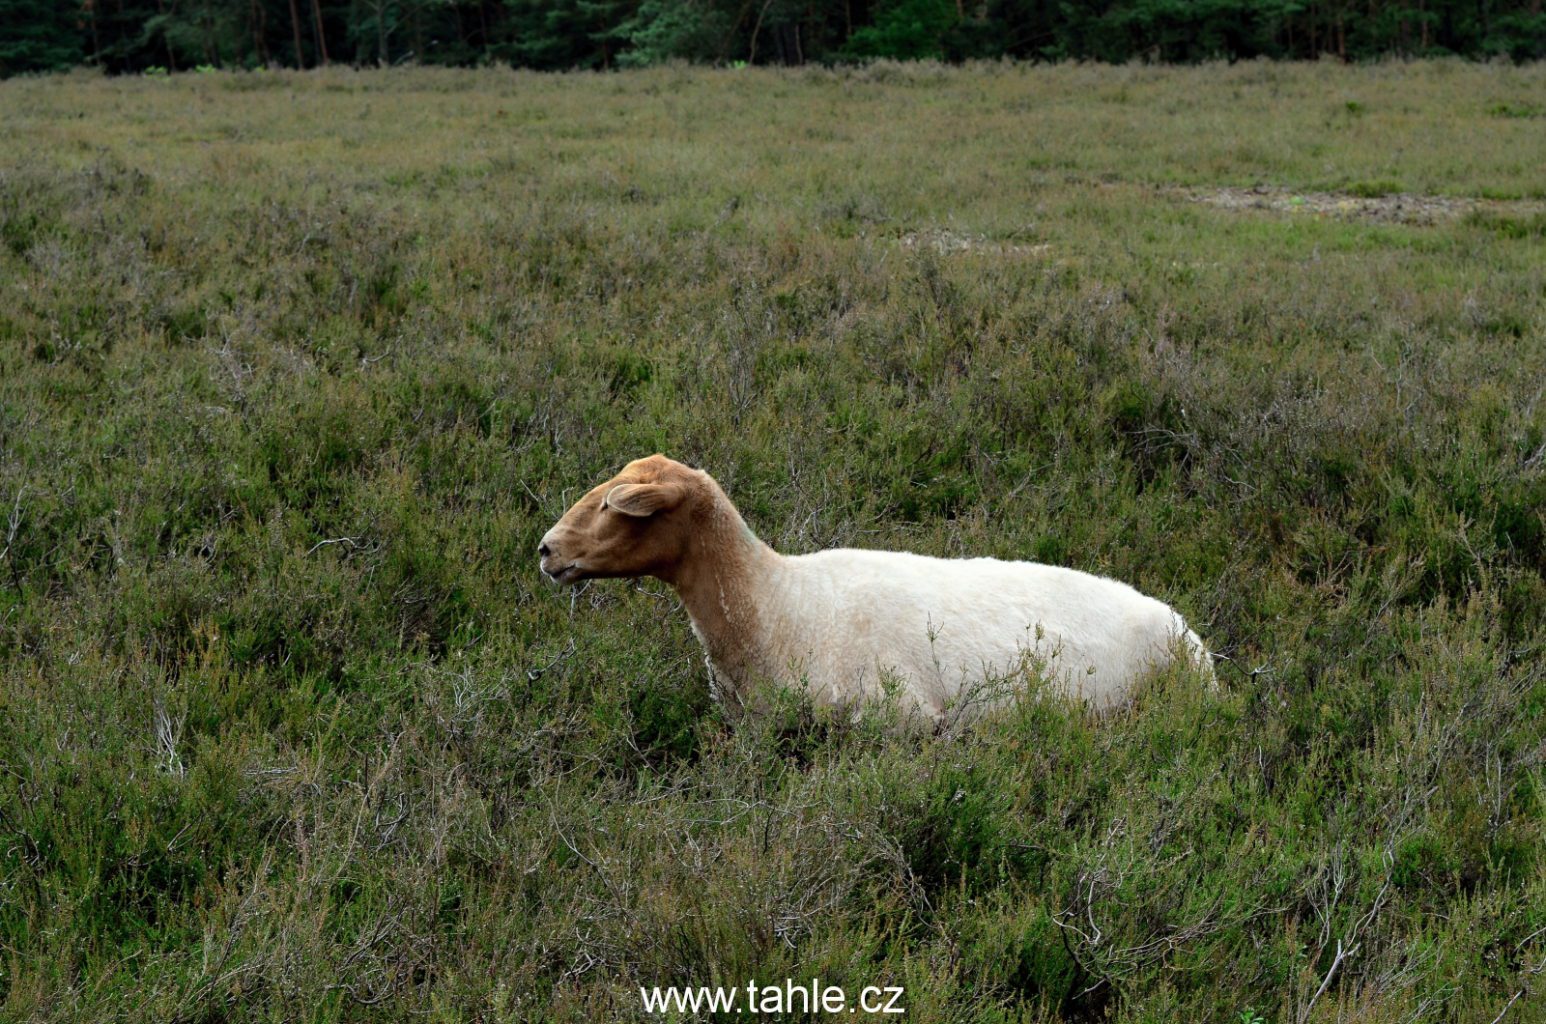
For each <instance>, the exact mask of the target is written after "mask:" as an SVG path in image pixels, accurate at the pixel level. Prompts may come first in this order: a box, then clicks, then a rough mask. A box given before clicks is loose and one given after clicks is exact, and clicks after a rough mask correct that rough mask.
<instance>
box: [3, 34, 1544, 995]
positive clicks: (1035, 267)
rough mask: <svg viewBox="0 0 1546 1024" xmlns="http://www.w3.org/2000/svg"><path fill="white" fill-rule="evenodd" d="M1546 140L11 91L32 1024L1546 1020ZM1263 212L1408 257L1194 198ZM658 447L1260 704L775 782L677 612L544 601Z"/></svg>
mask: <svg viewBox="0 0 1546 1024" xmlns="http://www.w3.org/2000/svg"><path fill="white" fill-rule="evenodd" d="M1542 95H1546V69H1542V68H1540V67H1528V68H1511V67H1504V66H1497V65H1485V66H1483V65H1465V64H1460V63H1421V64H1411V65H1401V66H1394V65H1391V66H1380V67H1374V68H1349V67H1344V66H1340V65H1331V64H1324V65H1301V66H1285V65H1271V64H1255V65H1237V66H1222V65H1216V66H1205V67H1199V68H1189V69H1159V68H1139V67H1124V68H1096V67H1076V66H1058V67H1046V68H1040V69H1025V68H1003V69H983V68H976V69H965V70H956V71H951V70H944V69H941V68H939V67H936V66H927V65H911V66H909V65H897V64H878V65H874V66H872V67H869V68H867V69H863V70H857V71H851V72H842V73H837V72H829V71H820V70H814V69H806V70H797V71H786V72H776V71H769V70H759V69H746V70H742V71H722V72H713V71H692V70H687V69H680V68H678V69H657V70H652V71H642V72H632V73H628V74H623V75H607V76H602V75H595V76H592V75H577V76H559V77H544V76H538V75H533V74H529V73H513V72H509V71H503V70H488V71H481V72H456V71H435V70H412V71H398V72H381V73H357V72H348V71H343V70H337V69H335V70H332V71H328V72H321V73H309V74H305V75H301V74H295V73H284V72H280V73H256V74H227V73H219V74H206V75H186V76H180V77H170V78H165V79H146V78H136V79H125V78H118V79H107V78H101V77H91V76H84V75H82V76H72V77H68V78H62V79H53V80H41V79H15V80H12V81H9V82H7V83H5V84H4V85H3V86H0V107H3V109H5V111H6V118H5V138H6V145H5V146H4V147H3V148H0V552H3V553H0V1007H3V1011H0V1015H3V1016H4V1017H5V1018H7V1019H12V1020H30V1021H78V1020H91V1021H112V1020H122V1021H144V1020H177V1021H270V1020H272V1021H280V1020H286V1021H289V1020H306V1021H316V1022H331V1021H343V1020H403V1021H409V1020H414V1021H417V1020H429V1021H529V1020H555V1021H592V1020H618V1019H621V1020H629V1019H641V1017H642V1011H641V1008H640V1003H639V997H638V991H637V987H638V986H639V985H641V984H642V985H668V984H678V983H682V984H712V983H724V984H738V983H744V982H745V981H746V980H749V979H750V980H757V981H761V982H767V981H778V980H781V979H783V978H785V977H794V978H796V979H803V978H808V977H811V976H816V977H820V978H822V979H823V981H824V982H826V983H830V984H835V985H842V986H845V987H846V988H848V989H849V991H850V992H854V991H857V989H858V988H859V987H861V986H863V985H867V984H877V985H902V986H905V988H906V1000H905V1004H906V1006H907V1008H908V1011H909V1017H908V1019H910V1020H916V1021H927V1022H938V1021H1014V1020H1024V1021H1057V1020H1063V1021H1095V1020H1113V1021H1124V1022H1132V1024H1137V1022H1156V1024H1158V1022H1169V1021H1176V1020H1197V1021H1203V1020H1206V1021H1241V1022H1243V1021H1251V1022H1253V1024H1255V1022H1273V1024H1278V1022H1297V1021H1300V1020H1310V1021H1323V1022H1325V1021H1334V1020H1358V1021H1363V1022H1392V1024H1394V1022H1401V1021H1456V1022H1471V1021H1489V1020H1492V1019H1493V1017H1494V1016H1495V1015H1496V1014H1498V1013H1499V1011H1501V1010H1503V1009H1504V1008H1505V1006H1507V1007H1508V1015H1507V1016H1506V1017H1505V1020H1507V1021H1513V1022H1525V1021H1532V1020H1540V1019H1542V1017H1543V1015H1546V978H1543V977H1542V975H1541V973H1540V967H1541V964H1542V962H1543V959H1546V930H1543V929H1546V874H1543V867H1546V859H1543V853H1546V850H1543V826H1542V810H1543V807H1542V802H1543V793H1546V789H1543V781H1546V780H1543V777H1542V753H1543V738H1546V726H1543V724H1542V723H1543V714H1542V713H1543V711H1546V669H1543V664H1546V658H1543V643H1546V519H1543V508H1546V402H1543V396H1542V391H1541V388H1542V381H1543V380H1546V231H1543V229H1542V225H1543V222H1546V221H1543V217H1542V214H1541V212H1540V211H1541V200H1542V199H1543V198H1546V196H1543V194H1542V189H1543V188H1546V184H1543V182H1542V179H1541V177H1540V174H1539V170H1540V168H1541V167H1542V166H1546V133H1542V132H1541V131H1540V130H1539V122H1538V119H1535V118H1532V117H1524V116H1514V115H1513V114H1509V115H1508V116H1500V115H1499V114H1498V113H1497V112H1498V111H1499V110H1508V111H1515V110H1527V109H1534V106H1536V105H1538V104H1539V97H1541V96H1542ZM1355 103H1356V104H1357V108H1356V113H1352V112H1353V111H1354V107H1353V104H1355ZM1390 183H1397V184H1390ZM1259 184H1260V185H1270V186H1274V187H1278V188H1282V189H1285V190H1292V191H1291V192H1290V193H1285V194H1294V195H1310V194H1316V195H1318V194H1319V193H1321V192H1333V193H1335V192H1340V193H1344V194H1345V193H1347V192H1348V191H1349V190H1352V191H1356V192H1358V193H1361V194H1363V195H1364V196H1365V197H1366V198H1362V199H1359V200H1358V201H1357V203H1355V204H1351V205H1350V206H1349V207H1348V209H1350V210H1353V211H1355V213H1354V214H1353V215H1349V216H1339V215H1337V214H1336V213H1335V212H1334V211H1333V212H1326V211H1325V210H1323V209H1322V208H1321V207H1319V206H1317V207H1315V210H1314V211H1310V210H1300V209H1298V208H1296V207H1294V206H1293V205H1292V204H1287V203H1285V208H1284V209H1252V208H1233V207H1223V206H1217V205H1211V204H1209V203H1207V202H1199V201H1197V200H1198V199H1199V198H1201V197H1203V196H1205V195H1206V194H1207V193H1208V191H1209V190H1210V189H1222V188H1224V187H1226V186H1229V187H1233V188H1236V189H1241V188H1242V187H1246V186H1253V185H1259ZM1398 186H1399V188H1400V189H1401V190H1404V191H1406V192H1408V193H1422V194H1426V195H1428V196H1430V197H1448V199H1447V202H1449V205H1447V206H1442V205H1435V207H1434V208H1435V209H1436V210H1437V211H1438V212H1437V213H1435V214H1434V215H1433V217H1432V222H1431V223H1421V224H1418V223H1410V222H1407V221H1404V220H1402V219H1400V218H1399V217H1398V216H1394V215H1393V216H1392V217H1391V218H1389V219H1381V220H1373V219H1365V218H1364V217H1363V214H1362V213H1360V212H1358V211H1364V210H1368V209H1374V208H1376V207H1377V206H1378V204H1388V205H1389V208H1390V209H1391V210H1396V211H1397V212H1399V209H1404V208H1405V207H1400V206H1399V204H1400V203H1402V202H1404V200H1403V198H1402V197H1401V196H1390V195H1386V194H1385V193H1387V192H1388V191H1390V190H1392V189H1394V188H1397V187H1398ZM1466 199H1469V200H1474V201H1472V202H1469V203H1462V202H1461V201H1462V200H1466ZM1435 203H1436V200H1435ZM655 450H662V451H666V452H669V453H671V454H674V455H677V456H679V457H682V458H684V459H689V460H692V461H694V462H696V463H698V464H701V465H703V466H705V467H708V468H710V469H711V470H712V471H713V472H714V473H715V474H716V475H717V476H718V477H719V479H720V480H721V481H723V482H724V483H725V485H726V486H727V488H728V489H729V490H730V492H731V494H732V495H733V496H734V497H735V498H736V499H737V500H738V502H739V503H740V505H741V507H742V509H743V510H744V512H745V513H746V515H747V517H748V519H749V521H750V522H751V523H752V525H753V526H754V527H755V528H756V529H757V530H758V531H759V532H760V533H761V534H762V535H763V536H764V537H765V538H767V539H768V540H769V541H770V542H772V543H773V544H774V545H775V546H778V547H780V548H781V549H784V550H787V551H801V550H810V549H813V548H816V547H821V546H828V545H834V544H858V545H866V546H880V547H891V548H909V549H914V550H919V551H924V552H931V553H937V554H948V555H954V554H986V555H998V556H1002V557H1017V558H1039V559H1044V560H1049V561H1054V562H1058V563H1062V564H1067V565H1071V566H1076V567H1080V568H1085V569H1089V570H1094V571H1098V572H1101V573H1105V574H1109V575H1112V576H1116V577H1119V578H1121V579H1125V580H1129V581H1131V582H1132V583H1134V584H1135V585H1137V586H1139V587H1140V588H1141V589H1143V590H1145V591H1148V592H1150V593H1153V594H1155V595H1157V596H1160V597H1162V598H1164V599H1166V600H1168V601H1171V602H1172V603H1174V604H1175V605H1176V606H1177V607H1179V608H1180V609H1181V610H1182V611H1183V612H1184V613H1185V614H1186V615H1187V617H1188V619H1189V620H1191V621H1192V622H1193V623H1195V624H1196V625H1197V627H1198V629H1199V631H1200V632H1201V633H1202V634H1203V636H1204V637H1205V638H1207V640H1208V641H1209V643H1210V644H1211V645H1212V646H1213V647H1214V649H1215V650H1217V651H1219V652H1220V653H1221V654H1223V655H1225V656H1227V657H1228V658H1229V659H1230V660H1229V661H1228V662H1227V663H1224V664H1222V665H1221V666H1220V674H1221V677H1222V680H1223V682H1224V683H1225V688H1224V690H1223V692H1221V693H1220V694H1218V695H1216V696H1208V695H1205V694H1203V693H1202V692H1200V688H1199V686H1198V684H1197V680H1196V679H1194V678H1190V677H1187V676H1185V675H1178V676H1176V677H1174V678H1170V679H1162V680H1159V681H1157V683H1156V685H1155V687H1154V688H1153V689H1152V691H1151V692H1149V693H1147V694H1145V695H1144V697H1143V698H1142V699H1141V700H1140V701H1139V702H1138V703H1137V705H1136V706H1135V707H1133V708H1132V709H1131V710H1128V711H1126V712H1124V713H1121V714H1118V715H1116V716H1114V717H1112V718H1110V719H1107V720H1104V721H1100V720H1091V719H1089V718H1087V717H1086V716H1085V715H1084V714H1083V713H1082V712H1081V711H1080V710H1079V709H1078V708H1076V707H1071V706H1068V705H1067V704H1066V703H1064V702H1060V701H1056V700H1044V701H1039V702H1038V701H1027V702H1025V703H1024V704H1023V706H1019V707H1016V708H1013V709H1011V710H1009V711H1007V712H1005V713H1004V714H1003V715H1001V716H999V717H997V718H995V719H992V720H990V721H988V722H986V723H984V724H982V725H981V726H980V727H979V728H977V729H975V730H973V731H972V732H970V733H969V734H967V735H965V736H962V737H960V738H958V739H955V740H939V739H932V738H926V737H909V736H905V735H896V734H894V731H893V730H892V729H890V728H888V726H887V722H886V716H885V714H884V709H881V710H880V711H877V712H875V713H874V714H871V715H868V716H866V717H864V718H863V719H862V720H861V721H859V722H856V723H855V722H848V721H843V720H834V719H833V718H832V717H831V716H827V715H823V714H819V713H816V712H814V711H813V710H812V709H810V708H809V707H808V706H806V705H804V704H802V703H801V702H800V701H799V700H797V699H795V698H794V697H793V696H791V695H785V697H784V699H783V700H781V701H780V702H777V703H776V705H775V709H774V710H771V711H769V712H768V713H766V714H764V715H761V716H758V717H756V718H754V719H752V720H748V721H746V722H743V723H739V724H736V725H732V724H730V723H728V722H727V721H725V719H724V717H723V716H722V714H721V712H720V711H719V710H718V709H717V708H716V706H715V705H714V704H713V703H712V701H711V700H710V699H709V695H708V692H707V686H706V680H705V673H704V669H703V667H702V659H701V654H700V652H699V650H698V648H697V646H696V644H695V642H694V640H693V638H692V636H691V635H690V632H689V629H688V626H687V623H686V621H685V619H684V617H683V616H682V614H681V613H680V612H678V611H676V610H675V608H674V601H673V600H672V598H671V596H670V595H669V593H668V592H666V591H665V589H664V588H663V587H662V586H660V585H658V584H653V583H649V582H646V583H643V584H640V585H637V586H635V585H632V584H624V583H598V584H593V585H590V586H588V587H586V588H584V589H583V590H579V591H573V592H560V591H557V590H554V589H552V588H550V587H549V586H546V585H544V583H543V582H542V581H541V580H540V579H539V576H538V573H537V569H536V565H535V559H534V557H533V556H534V548H535V545H536V542H537V539H538V537H540V536H541V534H542V532H543V531H544V530H545V529H546V528H547V527H548V526H549V525H550V524H551V522H552V521H553V520H554V519H555V518H556V517H557V516H558V515H559V514H560V513H561V512H562V510H563V509H564V508H565V507H566V505H567V503H568V501H569V500H571V499H572V498H573V497H574V496H575V495H576V494H578V493H579V492H580V489H582V488H584V487H588V486H589V485H591V484H592V483H593V482H594V481H596V480H598V479H600V478H601V477H602V476H604V475H605V474H608V473H610V472H613V471H614V470H615V469H616V468H617V467H618V466H619V465H620V464H621V463H622V462H624V461H625V460H627V459H628V458H630V457H633V456H636V455H639V454H641V453H646V452H650V451H655ZM1511 1000H1512V1002H1510V1001H1511ZM732 1019H733V1018H732Z"/></svg>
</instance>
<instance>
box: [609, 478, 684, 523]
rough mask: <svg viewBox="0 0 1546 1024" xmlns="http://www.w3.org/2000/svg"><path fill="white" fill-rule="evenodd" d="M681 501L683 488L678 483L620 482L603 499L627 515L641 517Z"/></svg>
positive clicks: (610, 506) (678, 503) (673, 506)
mask: <svg viewBox="0 0 1546 1024" xmlns="http://www.w3.org/2000/svg"><path fill="white" fill-rule="evenodd" d="M681 503H682V488H681V487H680V486H678V485H676V484H618V485H617V486H616V487H614V488H612V489H611V490H610V491H608V492H607V496H606V497H605V498H603V499H602V501H601V504H602V505H604V506H606V507H607V508H612V509H616V510H617V511H619V512H621V513H622V514H623V515H625V516H639V517H641V518H642V517H644V516H652V515H654V514H655V513H656V512H659V511H661V510H662V509H668V508H675V507H676V506H678V505H680V504H681Z"/></svg>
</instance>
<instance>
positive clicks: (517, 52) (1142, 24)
mask: <svg viewBox="0 0 1546 1024" xmlns="http://www.w3.org/2000/svg"><path fill="white" fill-rule="evenodd" d="M1325 55H1330V56H1333V57H1336V58H1339V59H1342V60H1368V59H1373V58H1379V57H1388V56H1398V57H1420V56H1444V55H1461V56H1465V57H1469V58H1477V59H1493V58H1506V59H1512V60H1529V59H1538V58H1540V57H1542V56H1546V12H1543V9H1542V0H1361V2H1355V0H972V2H968V0H66V2H54V0H0V76H4V75H12V74H18V73H24V72H36V71H49V70H57V69H63V68H68V67H72V66H76V65H80V64H89V65H94V66H98V67H101V68H103V69H105V70H107V71H109V72H112V73H144V72H149V73H151V74H159V73H163V72H176V71H188V70H198V69H213V68H260V67H280V66H282V67H290V68H310V67H316V66H320V65H326V64H348V65H354V66H362V65H388V64H406V63H417V64H430V65H453V66H476V65H490V64H495V65H498V64H504V65H510V66H514V67H521V68H532V69H538V70H561V69H610V68H621V67H637V66H646V65H652V64H659V63H664V62H668V61H674V60H680V61H688V62H692V63H703V64H715V65H735V64H740V63H746V64H785V65H798V64H806V63H824V64H832V63H840V62H852V61H864V60H870V59H877V58H892V59H900V60H917V59H922V60H928V59H933V60H944V61H951V62H963V61H968V60H996V59H1004V58H1009V59H1017V60H1036V61H1056V60H1093V61H1102V62H1113V63H1121V62H1125V61H1130V60H1142V61H1149V62H1164V63H1168V62H1180V63H1191V62H1197V61H1203V60H1215V59H1227V60H1236V59H1249V58H1255V57H1268V58H1283V59H1314V58H1318V57H1321V56H1325Z"/></svg>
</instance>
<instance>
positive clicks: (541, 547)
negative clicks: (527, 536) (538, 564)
mask: <svg viewBox="0 0 1546 1024" xmlns="http://www.w3.org/2000/svg"><path fill="white" fill-rule="evenodd" d="M552 553H553V549H552V548H550V547H548V546H547V544H546V543H542V544H538V545H537V556H538V557H539V558H546V557H547V556H549V555H551V554H552Z"/></svg>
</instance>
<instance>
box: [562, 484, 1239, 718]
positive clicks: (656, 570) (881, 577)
mask: <svg viewBox="0 0 1546 1024" xmlns="http://www.w3.org/2000/svg"><path fill="white" fill-rule="evenodd" d="M537 553H538V558H539V560H540V561H539V564H540V568H541V570H542V572H543V573H544V574H545V575H546V576H548V577H549V578H550V579H552V580H554V581H556V582H558V583H559V584H564V585H568V584H573V583H576V582H578V581H580V580H586V579H606V578H633V577H640V576H654V577H657V578H659V579H661V580H664V581H665V582H666V583H668V584H670V585H671V586H672V587H673V588H675V590H676V592H677V594H678V595H679V597H680V598H681V601H682V604H683V605H684V606H685V607H686V609H687V614H688V616H689V617H690V618H691V621H692V628H693V632H694V633H695V634H696V635H697V637H698V639H699V641H700V642H701V643H702V645H703V647H704V648H705V650H706V652H707V655H708V663H709V669H710V682H711V686H713V687H714V688H715V689H716V691H717V693H718V695H720V696H721V697H722V698H723V697H727V696H728V697H730V698H735V699H736V700H737V703H739V700H741V699H744V698H745V697H747V696H748V695H749V691H750V689H751V688H752V687H754V686H755V685H757V684H758V683H759V682H765V681H771V682H773V683H775V684H779V685H792V686H796V687H802V686H803V687H805V688H807V689H808V690H809V691H810V693H811V696H812V698H813V700H814V701H815V702H816V703H818V704H827V705H834V706H847V707H856V706H857V705H858V704H860V703H862V702H863V701H865V700H867V699H871V698H874V697H876V696H877V695H879V694H881V693H882V692H883V691H884V692H888V693H894V694H896V695H897V696H898V697H899V698H900V701H901V704H902V706H903V708H904V709H905V710H907V711H908V712H915V713H917V714H920V715H921V716H923V718H924V720H925V721H932V722H933V723H935V724H936V725H940V724H942V723H944V722H945V721H946V718H947V715H950V714H953V713H955V711H954V709H957V708H958V707H959V706H961V705H963V704H967V703H970V699H971V698H972V696H973V688H974V687H976V686H980V685H982V684H984V683H992V682H993V681H995V680H997V681H1003V680H1006V679H1009V680H1013V679H1016V678H1020V679H1023V678H1024V676H1023V675H1022V673H1023V672H1024V671H1025V669H1026V667H1027V665H1028V663H1029V664H1030V665H1031V666H1032V667H1034V668H1035V669H1036V670H1038V671H1039V672H1040V673H1041V676H1042V678H1045V679H1048V680H1050V681H1053V682H1054V683H1056V684H1060V685H1061V688H1063V689H1065V690H1066V691H1067V692H1068V693H1070V694H1072V695H1074V696H1076V697H1079V698H1082V699H1084V700H1085V701H1087V702H1089V704H1090V705H1091V706H1093V707H1094V708H1096V709H1098V710H1107V709H1110V708H1113V707H1116V706H1118V705H1120V704H1122V703H1124V702H1125V701H1126V700H1127V699H1128V698H1129V697H1131V696H1132V694H1133V692H1134V690H1135V687H1136V686H1137V685H1138V684H1139V683H1140V682H1141V681H1142V680H1143V679H1145V678H1146V677H1147V676H1148V675H1149V674H1150V673H1151V672H1152V671H1154V670H1156V669H1158V668H1161V667H1163V666H1165V665H1166V664H1168V663H1170V662H1171V661H1172V660H1173V659H1174V658H1176V657H1177V656H1179V657H1181V658H1182V659H1184V660H1185V661H1187V662H1189V663H1190V664H1191V665H1192V666H1193V667H1195V669H1196V670H1197V671H1198V673H1199V674H1200V675H1201V676H1203V677H1205V678H1206V679H1207V680H1208V681H1209V683H1210V684H1211V682H1212V677H1213V671H1212V666H1211V660H1210V658H1209V656H1208V653H1207V650H1206V648H1204V646H1203V643H1202V641H1201V640H1200V639H1199V638H1198V636H1197V634H1196V633H1194V632H1192V630H1191V629H1189V628H1188V627H1187V624H1186V622H1185V621H1184V620H1183V619H1182V617H1181V616H1180V615H1179V614H1178V613H1177V612H1176V611H1174V610H1173V609H1171V608H1170V607H1169V606H1168V605H1165V604H1163V603H1161V602H1159V601H1156V600H1155V599H1153V598H1151V597H1146V596H1144V595H1143V594H1140V593H1138V591H1136V590H1134V589H1133V588H1131V587H1129V586H1127V585H1126V584H1123V583H1119V582H1117V581H1115V580H1111V579H1106V578H1103V577H1099V576H1093V575H1090V574H1088V573H1083V572H1078V571H1076V570H1073V569H1064V568H1060V567H1057V566H1049V565H1040V564H1037V563H1033V562H1006V561H1000V560H998V559H994V558H970V559H944V558H930V557H925V556H923V555H916V554H909V553H905V552H895V551H865V550H854V549H847V548H837V549H832V550H827V551H818V552H816V553H814V554H809V555H790V556H786V555H780V554H778V553H777V552H775V551H774V550H773V549H772V548H770V547H769V546H768V545H766V544H764V543H763V542H762V541H761V540H759V539H758V538H757V536H756V534H754V533H753V532H752V531H751V529H750V528H749V527H748V526H747V525H746V522H745V521H744V520H743V519H742V518H741V515H740V513H739V512H737V511H736V508H735V506H734V505H733V504H731V502H730V499H729V498H728V497H727V496H726V495H725V492H724V491H723V490H721V489H720V486H719V484H718V483H716V482H715V480H714V478H713V477H711V476H709V474H707V473H705V472H702V471H701V470H696V469H692V468H689V467H688V466H684V465H683V464H681V463H679V462H676V461H673V460H672V459H669V458H666V457H665V456H663V455H651V456H649V457H648V458H644V459H638V460H636V461H633V462H630V463H629V464H628V465H627V466H626V467H624V468H623V470H622V472H620V473H618V474H617V475H616V476H615V477H613V478H612V479H610V480H608V481H606V482H605V483H603V484H601V485H599V486H597V487H595V488H593V489H592V490H591V491H590V492H589V493H587V494H586V495H585V496H584V497H583V498H581V499H580V500H579V501H577V502H575V504H574V506H573V507H572V508H570V509H569V511H568V512H566V513H565V514H564V516H563V518H561V519H560V520H559V521H558V523H557V524H556V525H554V527H553V528H552V529H551V530H549V531H548V532H547V534H546V535H545V536H543V538H542V540H541V543H540V544H539V545H538V547H537ZM1004 699H1005V695H1004V694H1002V693H1000V694H999V695H998V696H997V697H995V698H991V699H989V700H987V701H983V702H982V703H983V704H987V705H991V704H993V703H1002V702H1003V701H1004Z"/></svg>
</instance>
